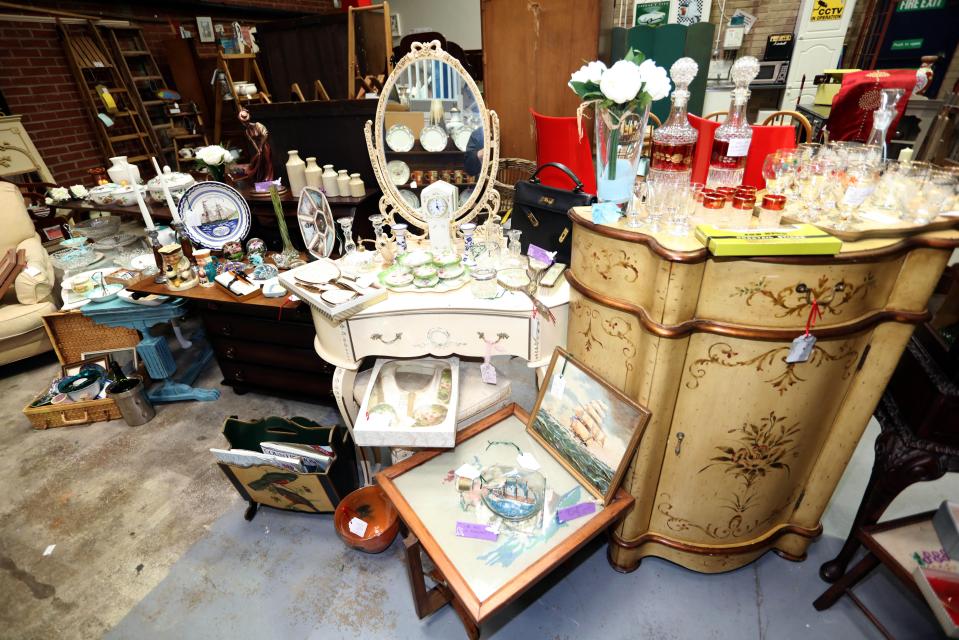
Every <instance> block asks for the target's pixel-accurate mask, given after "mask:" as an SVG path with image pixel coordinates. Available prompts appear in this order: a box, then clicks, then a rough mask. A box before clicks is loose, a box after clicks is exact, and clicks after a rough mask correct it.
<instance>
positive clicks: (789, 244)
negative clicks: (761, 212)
mask: <svg viewBox="0 0 959 640" xmlns="http://www.w3.org/2000/svg"><path fill="white" fill-rule="evenodd" d="M696 239H697V240H699V241H700V242H702V243H703V245H704V246H705V247H706V248H707V249H709V252H710V253H712V254H713V255H714V256H802V255H835V254H837V253H839V250H840V249H841V248H842V241H841V240H840V239H839V238H837V237H835V236H831V235H829V234H828V233H826V232H825V231H823V230H822V229H819V228H817V227H814V226H812V225H811V224H790V225H783V226H781V227H775V228H768V229H762V228H753V229H723V228H720V227H716V226H713V225H711V224H700V225H697V226H696Z"/></svg>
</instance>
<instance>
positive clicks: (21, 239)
mask: <svg viewBox="0 0 959 640" xmlns="http://www.w3.org/2000/svg"><path fill="white" fill-rule="evenodd" d="M8 249H18V250H19V249H23V251H24V253H25V254H26V258H27V266H26V268H25V269H24V270H23V271H21V272H20V274H19V275H18V276H17V279H16V280H15V281H14V285H13V286H12V287H10V289H8V290H7V293H6V294H5V295H4V297H3V299H2V300H0V364H7V363H8V362H13V361H15V360H22V359H23V358H27V357H30V356H32V355H36V354H38V353H43V352H44V351H49V350H50V349H51V348H52V347H51V345H50V341H49V339H48V338H47V334H46V331H44V328H43V320H42V318H43V316H44V315H46V314H48V313H53V312H54V311H56V310H57V307H56V304H55V303H54V299H53V286H54V284H55V282H54V279H55V275H54V271H53V263H52V262H50V257H49V256H48V255H47V251H46V249H44V248H43V244H42V243H41V242H40V236H39V235H38V234H37V232H36V231H35V230H34V227H33V222H32V221H31V220H30V215H29V214H28V213H27V208H26V206H25V205H24V203H23V196H22V195H21V194H20V190H19V189H18V188H17V186H16V185H14V184H11V183H9V182H2V181H0V253H2V252H5V251H7V250H8Z"/></svg>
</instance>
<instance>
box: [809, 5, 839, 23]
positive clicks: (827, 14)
mask: <svg viewBox="0 0 959 640" xmlns="http://www.w3.org/2000/svg"><path fill="white" fill-rule="evenodd" d="M845 8H846V0H813V2H812V14H811V15H810V17H809V19H810V20H811V21H812V22H821V21H824V20H839V19H841V18H842V11H843V9H845Z"/></svg>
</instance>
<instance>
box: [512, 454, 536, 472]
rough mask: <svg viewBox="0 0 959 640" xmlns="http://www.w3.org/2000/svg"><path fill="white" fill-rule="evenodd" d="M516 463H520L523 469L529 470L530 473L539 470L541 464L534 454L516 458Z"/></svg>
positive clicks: (521, 455)
mask: <svg viewBox="0 0 959 640" xmlns="http://www.w3.org/2000/svg"><path fill="white" fill-rule="evenodd" d="M516 462H517V463H519V466H521V467H523V468H524V469H529V470H530V471H538V470H539V462H538V461H537V460H536V457H535V456H534V455H533V454H532V453H521V454H519V455H518V456H516Z"/></svg>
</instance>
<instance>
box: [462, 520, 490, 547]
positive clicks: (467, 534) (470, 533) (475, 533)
mask: <svg viewBox="0 0 959 640" xmlns="http://www.w3.org/2000/svg"><path fill="white" fill-rule="evenodd" d="M456 535H457V536H459V537H460V538H475V539H477V540H488V541H489V542H496V539H497V538H499V534H498V533H494V532H493V531H490V528H489V527H488V526H486V525H485V524H479V523H477V522H463V521H457V523H456Z"/></svg>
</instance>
